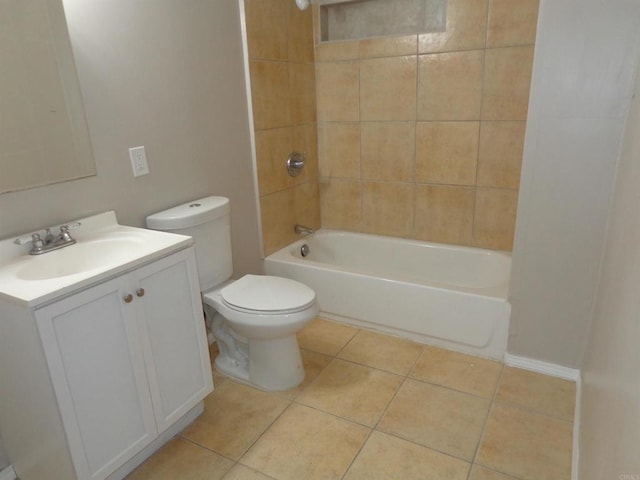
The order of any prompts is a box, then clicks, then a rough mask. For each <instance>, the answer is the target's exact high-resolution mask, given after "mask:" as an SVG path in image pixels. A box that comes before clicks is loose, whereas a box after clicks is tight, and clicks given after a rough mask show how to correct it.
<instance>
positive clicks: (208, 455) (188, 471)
mask: <svg viewBox="0 0 640 480" xmlns="http://www.w3.org/2000/svg"><path fill="white" fill-rule="evenodd" d="M232 466H233V462H232V461H231V460H229V459H228V458H224V457H222V456H221V455H218V454H217V453H214V452H212V451H210V450H207V449H205V448H202V447H199V446H197V445H194V444H193V443H189V442H187V441H185V440H182V439H181V438H174V439H173V440H171V441H170V442H169V443H167V444H166V445H165V446H164V447H162V448H161V449H160V450H158V451H157V452H156V453H154V454H153V455H152V456H151V457H149V458H148V459H147V460H146V461H145V462H144V463H143V464H142V465H140V466H139V467H138V468H137V469H136V470H134V471H133V473H131V475H129V476H128V477H127V480H147V479H149V480H174V479H176V478H180V479H181V480H200V479H203V478H206V479H208V480H209V479H210V480H217V479H221V478H222V477H223V475H224V474H225V473H226V472H227V471H229V469H230V468H231V467H232Z"/></svg>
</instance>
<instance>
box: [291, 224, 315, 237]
mask: <svg viewBox="0 0 640 480" xmlns="http://www.w3.org/2000/svg"><path fill="white" fill-rule="evenodd" d="M294 230H295V231H296V233H301V234H302V235H313V228H309V227H305V226H304V225H300V224H299V223H296V226H295V227H294Z"/></svg>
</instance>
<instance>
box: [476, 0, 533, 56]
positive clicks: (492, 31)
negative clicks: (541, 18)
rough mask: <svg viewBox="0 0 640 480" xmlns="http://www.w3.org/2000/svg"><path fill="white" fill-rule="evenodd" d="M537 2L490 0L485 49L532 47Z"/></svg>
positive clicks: (526, 0)
mask: <svg viewBox="0 0 640 480" xmlns="http://www.w3.org/2000/svg"><path fill="white" fill-rule="evenodd" d="M538 4H539V0H518V1H517V2H514V1H513V0H491V3H490V5H489V22H488V26H487V28H488V31H487V47H489V48H491V47H510V46H513V45H533V43H534V42H535V39H536V27H537V23H538Z"/></svg>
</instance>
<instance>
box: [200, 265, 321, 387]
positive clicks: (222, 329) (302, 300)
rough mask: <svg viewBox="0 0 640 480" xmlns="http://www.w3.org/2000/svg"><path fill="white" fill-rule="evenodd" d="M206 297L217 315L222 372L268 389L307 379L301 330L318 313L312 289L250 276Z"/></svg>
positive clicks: (218, 363)
mask: <svg viewBox="0 0 640 480" xmlns="http://www.w3.org/2000/svg"><path fill="white" fill-rule="evenodd" d="M202 298H203V301H204V304H205V306H206V307H209V308H207V309H206V310H208V312H207V313H208V315H211V314H212V313H213V315H214V318H213V319H212V322H211V324H212V330H213V335H214V337H215V338H216V340H217V342H218V349H219V350H220V354H219V355H218V356H217V357H216V360H215V365H216V368H217V369H218V370H219V371H220V372H222V373H224V374H226V375H230V376H232V377H235V378H238V379H240V380H242V381H244V382H247V383H251V384H253V385H256V386H258V387H260V388H262V389H265V390H286V389H289V388H293V387H295V386H296V385H298V384H299V383H300V382H302V381H303V380H304V376H305V373H304V367H303V365H302V358H301V357H300V349H299V347H298V341H297V339H296V332H298V330H300V329H301V328H302V327H304V326H305V325H306V324H307V323H309V321H310V320H311V319H313V318H314V317H315V316H316V314H317V313H318V310H319V309H318V303H317V302H316V296H315V292H314V291H313V290H312V289H310V288H309V287H307V286H306V285H304V284H302V283H300V282H296V281H294V280H289V279H286V278H280V277H273V276H266V275H245V276H244V277H242V278H241V279H239V280H237V281H235V282H232V283H231V284H229V285H227V286H225V287H223V288H219V289H215V290H213V291H212V292H209V293H205V294H203V297H202ZM212 310H213V311H212ZM216 314H217V316H216Z"/></svg>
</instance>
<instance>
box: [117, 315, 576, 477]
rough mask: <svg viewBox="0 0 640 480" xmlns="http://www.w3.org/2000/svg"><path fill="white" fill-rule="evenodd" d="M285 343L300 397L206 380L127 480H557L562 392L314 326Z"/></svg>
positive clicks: (409, 347) (562, 461) (388, 340)
mask: <svg viewBox="0 0 640 480" xmlns="http://www.w3.org/2000/svg"><path fill="white" fill-rule="evenodd" d="M298 339H299V343H300V347H301V349H302V357H303V361H304V364H305V369H306V372H307V378H306V379H305V381H304V383H303V384H302V385H300V386H298V387H297V388H295V389H292V390H289V391H286V392H274V393H267V392H262V391H260V390H257V389H254V388H251V387H248V386H246V385H242V384H240V383H237V382H235V381H233V380H231V379H229V378H225V377H224V376H222V375H220V374H218V373H214V383H215V386H216V389H215V391H214V392H213V393H212V394H211V395H209V397H207V398H206V400H205V412H204V414H203V415H202V416H200V418H198V419H197V420H196V421H195V422H194V423H193V424H191V425H190V426H189V427H188V428H187V429H186V430H184V431H183V432H182V433H181V434H180V435H179V436H178V437H176V438H174V439H173V440H171V441H170V442H169V443H168V444H167V445H165V446H164V447H163V448H162V449H161V450H159V451H158V452H157V453H156V454H155V455H153V456H152V457H151V458H149V459H148V460H147V461H146V462H145V463H143V464H142V465H141V466H140V467H139V468H138V469H137V470H135V471H134V472H133V473H132V474H131V475H130V476H129V477H127V478H128V479H129V480H144V479H154V480H164V479H181V480H196V479H198V480H199V479H203V480H204V479H207V480H216V479H222V480H274V479H275V480H315V479H322V480H325V479H327V480H330V479H337V480H338V479H344V480H377V479H380V480H382V479H385V480H386V479H389V480H396V479H402V480H412V479H416V480H417V479H420V480H422V479H429V480H569V479H570V478H571V447H572V429H573V424H572V421H573V407H574V400H575V385H574V384H573V383H572V382H569V381H566V380H559V379H557V378H552V377H547V376H545V375H539V374H536V373H531V372H528V371H524V370H519V369H516V368H511V367H505V366H503V365H502V364H500V363H498V362H493V361H490V360H486V359H481V358H477V357H472V356H469V355H463V354H460V353H455V352H450V351H447V350H442V349H439V348H435V347H430V346H424V345H420V344H416V343H413V342H410V341H407V340H403V339H399V338H396V337H393V336H389V335H383V334H379V333H374V332H370V331H366V330H360V329H357V328H355V327H351V326H347V325H341V324H337V323H333V322H330V321H327V320H324V319H321V318H317V319H315V320H314V321H313V322H311V323H310V324H309V325H308V326H307V327H306V328H305V329H304V330H303V331H302V332H300V334H299V336H298ZM213 353H214V355H215V352H213Z"/></svg>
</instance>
